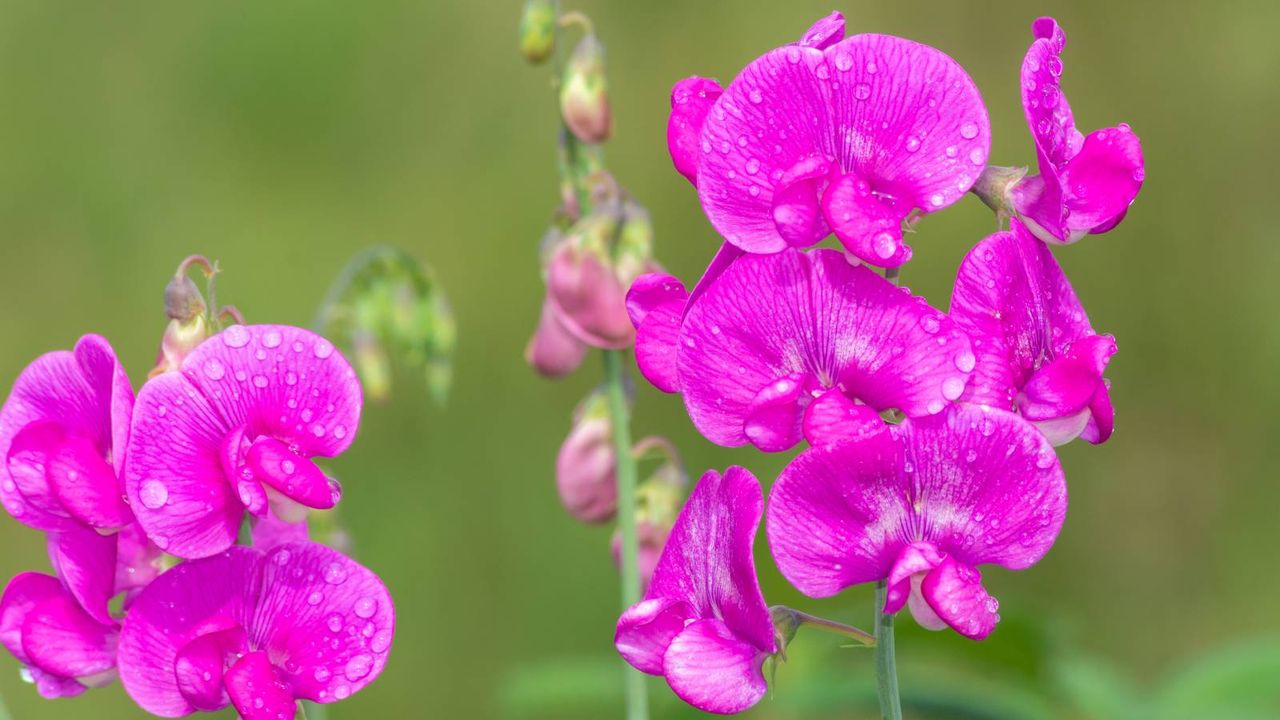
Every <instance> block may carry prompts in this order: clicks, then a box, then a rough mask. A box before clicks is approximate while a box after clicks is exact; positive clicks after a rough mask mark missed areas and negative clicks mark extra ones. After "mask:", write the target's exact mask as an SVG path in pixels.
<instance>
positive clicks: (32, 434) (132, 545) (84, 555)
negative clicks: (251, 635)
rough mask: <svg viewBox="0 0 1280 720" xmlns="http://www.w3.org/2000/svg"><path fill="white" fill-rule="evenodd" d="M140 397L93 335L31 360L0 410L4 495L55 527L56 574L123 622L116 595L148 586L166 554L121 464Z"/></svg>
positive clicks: (24, 517)
mask: <svg viewBox="0 0 1280 720" xmlns="http://www.w3.org/2000/svg"><path fill="white" fill-rule="evenodd" d="M133 404H134V397H133V388H132V387H130V385H129V377H128V375H126V374H125V371H124V368H123V367H122V366H121V364H120V361H119V360H117V359H116V355H115V351H114V350H112V348H111V345H110V344H109V343H107V341H106V340H105V339H103V338H101V337H99V336H97V335H85V336H84V337H82V338H80V340H79V342H77V343H76V346H75V349H74V350H71V351H66V350H59V351H55V352H51V353H48V354H46V355H43V356H41V357H39V358H37V359H36V360H35V361H34V362H32V363H31V364H30V365H28V366H27V367H26V369H24V370H23V371H22V374H21V375H19V376H18V379H17V380H16V381H15V382H14V385H13V390H12V392H10V394H9V397H8V399H7V400H6V401H5V404H4V408H3V409H0V460H3V462H2V463H0V503H2V504H3V505H4V507H5V509H7V510H8V511H9V514H11V515H13V516H14V518H16V519H17V520H18V521H19V522H22V523H23V524H25V525H27V526H29V527H32V528H35V529H37V530H43V531H45V532H47V533H48V534H49V555H50V558H51V560H52V561H53V564H54V567H55V568H56V569H57V571H58V576H59V577H60V578H61V579H62V581H63V582H64V583H65V584H66V587H67V589H68V590H69V591H70V592H71V594H72V595H73V596H74V597H75V598H76V600H77V601H78V602H79V603H80V605H81V606H82V607H83V608H84V611H85V612H87V613H88V614H89V615H90V616H91V617H93V618H94V619H95V620H96V621H97V622H99V623H102V624H105V625H114V624H115V620H113V619H112V617H111V615H110V614H109V613H108V611H107V602H108V600H109V599H110V598H111V597H113V596H114V595H115V594H116V593H118V592H122V591H125V590H129V589H131V588H133V587H137V585H138V584H140V583H141V584H145V582H147V581H148V580H149V579H150V578H151V577H153V576H154V575H155V572H156V570H155V568H154V566H153V564H152V563H153V561H154V560H155V559H156V558H157V557H158V556H159V551H158V550H157V549H156V548H155V547H154V546H152V545H151V543H149V542H147V540H146V538H145V536H144V535H143V534H142V533H141V532H140V531H139V530H138V528H137V526H136V524H135V523H134V518H133V513H132V511H131V510H130V508H129V506H128V505H127V504H126V503H125V500H124V487H123V483H122V481H121V479H120V477H119V474H118V473H117V470H116V468H117V466H118V464H119V461H120V460H121V459H122V458H123V455H124V453H125V447H126V446H127V444H128V439H129V423H130V416H131V415H132V412H133ZM117 571H119V573H121V575H120V577H119V578H117V574H118V573H117Z"/></svg>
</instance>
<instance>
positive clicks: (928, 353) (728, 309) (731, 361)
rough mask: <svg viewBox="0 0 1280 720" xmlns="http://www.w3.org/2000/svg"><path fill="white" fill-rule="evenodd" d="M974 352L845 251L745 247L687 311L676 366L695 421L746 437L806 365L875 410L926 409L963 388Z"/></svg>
mask: <svg viewBox="0 0 1280 720" xmlns="http://www.w3.org/2000/svg"><path fill="white" fill-rule="evenodd" d="M972 359H973V353H972V351H971V350H970V347H969V341H968V339H967V338H966V337H965V336H964V334H963V333H961V332H960V331H959V329H957V328H956V327H955V326H954V324H953V323H952V322H951V320H950V319H949V318H947V317H946V316H945V315H943V314H942V313H939V312H937V311H936V310H933V309H932V308H930V307H929V306H928V305H927V304H926V303H925V302H924V301H923V300H922V299H920V298H916V297H912V296H911V295H909V294H907V293H904V292H903V291H902V290H900V289H898V288H896V287H894V286H893V285H892V284H891V283H889V282H888V281H886V280H885V279H884V278H882V277H880V276H879V275H877V274H876V273H874V272H872V271H871V270H869V269H868V268H866V267H854V266H852V265H850V264H849V263H848V261H846V259H845V257H844V256H843V255H842V254H841V253H838V252H836V251H833V250H815V251H811V252H809V253H802V252H799V251H795V250H787V251H784V252H780V253H777V254H775V255H744V256H743V257H740V258H738V259H737V260H736V261H734V262H733V264H732V265H731V266H730V267H728V268H727V269H725V270H724V272H723V273H722V274H721V275H720V277H719V278H718V279H717V280H716V281H715V282H713V283H711V284H709V285H708V286H706V289H705V290H704V292H703V293H702V296H701V297H700V298H698V299H697V301H696V302H692V303H691V304H690V306H689V310H688V312H687V313H686V315H685V321H684V325H683V327H682V328H681V344H680V352H679V357H678V370H679V373H680V383H681V387H682V388H683V392H684V399H685V405H686V407H687V409H688V411H689V417H690V418H691V419H692V420H693V423H694V425H695V426H697V428H698V429H699V430H700V431H701V432H702V434H703V435H705V436H706V437H707V438H708V439H710V440H711V441H712V442H715V443H717V444H720V445H727V446H736V445H742V444H744V443H746V442H747V441H748V440H749V438H748V436H747V434H746V424H747V419H748V417H749V415H750V413H751V412H752V411H753V410H754V409H756V408H757V407H758V403H757V396H758V395H760V393H761V391H763V390H764V389H765V388H766V387H768V386H769V385H770V384H771V383H774V382H776V381H777V380H778V379H779V378H785V377H788V376H790V375H792V374H793V373H808V374H811V375H812V376H813V377H816V378H818V379H819V380H820V381H821V382H822V384H823V385H826V386H832V385H839V386H840V387H841V388H842V389H843V391H844V393H845V394H846V395H848V396H849V397H850V398H854V399H857V400H860V401H862V402H863V403H865V404H866V405H868V406H870V407H871V408H872V409H874V410H883V409H888V408H900V409H902V410H903V411H904V412H905V413H907V414H908V415H923V414H928V413H935V412H939V411H941V410H942V409H943V407H945V406H946V405H947V404H948V403H949V402H950V401H952V400H955V399H957V398H959V397H960V394H961V392H963V390H964V387H965V382H966V379H967V376H968V372H969V371H970V370H972ZM797 439H798V435H797Z"/></svg>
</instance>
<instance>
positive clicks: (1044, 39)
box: [1010, 17, 1146, 244]
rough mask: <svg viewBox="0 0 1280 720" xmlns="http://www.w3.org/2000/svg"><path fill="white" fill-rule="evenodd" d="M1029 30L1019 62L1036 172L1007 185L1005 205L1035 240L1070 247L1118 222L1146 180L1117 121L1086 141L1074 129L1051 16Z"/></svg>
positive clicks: (1061, 38)
mask: <svg viewBox="0 0 1280 720" xmlns="http://www.w3.org/2000/svg"><path fill="white" fill-rule="evenodd" d="M1031 30H1032V33H1033V34H1034V36H1035V40H1034V41H1033V42H1032V43H1031V47H1030V49H1028V50H1027V55H1026V57H1025V58H1024V59H1023V61H1022V108H1023V111H1024V112H1025V113H1026V116H1027V125H1028V126H1029V127H1030V128H1031V137H1032V139H1034V140H1035V144H1036V159H1037V161H1038V162H1039V165H1040V174H1039V175H1035V176H1032V177H1029V178H1026V179H1024V180H1022V181H1021V182H1019V183H1018V184H1017V185H1015V186H1013V188H1012V190H1011V192H1010V200H1011V202H1012V205H1013V208H1014V210H1016V211H1017V213H1018V215H1019V216H1020V217H1021V218H1022V219H1023V221H1024V222H1026V224H1027V227H1028V228H1029V229H1030V230H1031V231H1032V232H1033V233H1035V235H1036V237H1038V238H1040V239H1041V240H1044V241H1045V242H1052V243H1064V244H1065V243H1073V242H1075V241H1077V240H1079V239H1080V238H1082V237H1084V236H1085V235H1086V234H1089V233H1104V232H1106V231H1108V230H1110V229H1111V228H1113V227H1115V226H1116V225H1118V224H1119V223H1120V221H1121V220H1123V219H1124V215H1125V213H1126V212H1127V211H1128V209H1129V205H1130V204H1131V203H1132V202H1133V200H1134V198H1136V197H1137V196H1138V191H1139V190H1141V189H1142V181H1143V179H1144V178H1145V177H1146V169H1145V164H1144V161H1143V158H1142V143H1141V142H1140V141H1139V140H1138V136H1137V135H1135V134H1134V133H1133V131H1132V130H1130V129H1129V126H1128V125H1126V124H1124V123H1121V124H1120V125H1119V126H1117V127H1114V128H1106V129H1103V130H1095V131H1093V132H1091V133H1089V134H1088V135H1087V136H1086V135H1084V134H1082V133H1081V132H1080V131H1079V130H1077V129H1076V124H1075V118H1074V117H1073V115H1072V113H1071V106H1070V105H1069V104H1068V103H1067V96H1066V95H1064V94H1063V93H1062V87H1061V84H1060V83H1061V76H1062V58H1061V54H1062V49H1063V46H1065V45H1066V42H1067V36H1066V34H1065V33H1064V32H1063V31H1062V28H1061V27H1060V26H1059V25H1058V22H1057V21H1056V20H1054V19H1053V18H1051V17H1042V18H1039V19H1038V20H1036V21H1035V22H1034V23H1032V25H1031Z"/></svg>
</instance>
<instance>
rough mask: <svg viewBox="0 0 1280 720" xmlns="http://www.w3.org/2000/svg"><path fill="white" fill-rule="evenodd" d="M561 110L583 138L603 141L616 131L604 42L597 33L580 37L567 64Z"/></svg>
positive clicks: (566, 122) (571, 127) (570, 126)
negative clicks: (611, 106)
mask: <svg viewBox="0 0 1280 720" xmlns="http://www.w3.org/2000/svg"><path fill="white" fill-rule="evenodd" d="M560 114H561V115H562V116H563V117H564V122H565V125H568V126H569V129H570V130H571V131H573V134H574V135H575V136H577V138H578V139H579V140H581V141H583V142H587V143H601V142H604V141H605V140H608V139H609V135H610V134H612V132H613V116H612V114H611V112H610V110H609V87H608V80H607V79H606V77H605V71H604V46H603V45H601V44H600V41H599V40H598V39H597V38H596V36H595V34H594V33H587V34H586V35H584V36H583V37H582V39H581V40H579V41H578V46H577V47H576V48H574V49H573V55H572V56H570V58H569V62H568V64H567V65H565V69H564V78H563V80H562V81H561V84H560Z"/></svg>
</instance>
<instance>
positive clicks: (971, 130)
mask: <svg viewBox="0 0 1280 720" xmlns="http://www.w3.org/2000/svg"><path fill="white" fill-rule="evenodd" d="M960 137H962V138H964V139H965V140H972V139H974V138H976V137H978V126H977V125H975V124H973V123H971V122H969V123H965V124H963V125H961V126H960Z"/></svg>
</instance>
